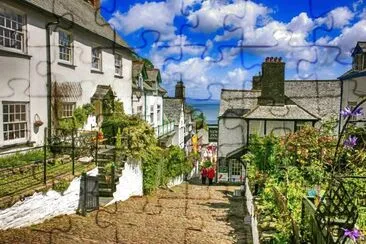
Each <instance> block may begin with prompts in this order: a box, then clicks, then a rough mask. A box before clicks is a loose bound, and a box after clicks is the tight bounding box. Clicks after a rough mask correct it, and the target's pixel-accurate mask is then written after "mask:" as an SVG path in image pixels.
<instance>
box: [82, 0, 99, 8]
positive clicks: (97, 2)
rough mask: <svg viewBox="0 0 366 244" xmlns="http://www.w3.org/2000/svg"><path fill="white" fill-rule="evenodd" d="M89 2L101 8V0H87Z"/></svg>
mask: <svg viewBox="0 0 366 244" xmlns="http://www.w3.org/2000/svg"><path fill="white" fill-rule="evenodd" d="M85 1H87V2H89V3H90V4H91V5H92V6H93V7H94V8H95V9H99V8H100V0H85Z"/></svg>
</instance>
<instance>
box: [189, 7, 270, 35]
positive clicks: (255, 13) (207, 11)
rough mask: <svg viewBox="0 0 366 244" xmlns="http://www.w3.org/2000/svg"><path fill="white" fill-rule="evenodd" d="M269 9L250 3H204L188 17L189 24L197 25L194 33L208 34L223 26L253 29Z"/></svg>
mask: <svg viewBox="0 0 366 244" xmlns="http://www.w3.org/2000/svg"><path fill="white" fill-rule="evenodd" d="M269 12H270V9H269V8H267V7H265V6H263V5H261V4H256V3H254V2H251V1H241V0H238V1H234V3H232V4H226V2H225V1H204V2H203V3H202V5H201V8H200V9H199V10H197V11H194V12H192V13H191V14H190V15H189V16H188V20H189V21H190V22H191V23H196V21H197V19H198V21H199V25H198V26H197V28H195V30H196V31H200V32H205V33H210V32H214V31H216V30H217V29H219V28H223V27H224V25H226V24H230V25H237V27H242V28H254V26H255V25H256V22H257V19H258V17H259V16H266V15H267V14H268V13H269Z"/></svg>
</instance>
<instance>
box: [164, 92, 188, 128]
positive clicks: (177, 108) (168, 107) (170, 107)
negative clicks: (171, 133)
mask: <svg viewBox="0 0 366 244" xmlns="http://www.w3.org/2000/svg"><path fill="white" fill-rule="evenodd" d="M182 105H183V100H182V99H179V98H170V97H169V98H164V100H163V106H164V114H165V115H166V117H167V118H168V119H169V120H170V121H173V120H174V122H175V124H176V125H177V124H179V120H180V115H181V107H182Z"/></svg>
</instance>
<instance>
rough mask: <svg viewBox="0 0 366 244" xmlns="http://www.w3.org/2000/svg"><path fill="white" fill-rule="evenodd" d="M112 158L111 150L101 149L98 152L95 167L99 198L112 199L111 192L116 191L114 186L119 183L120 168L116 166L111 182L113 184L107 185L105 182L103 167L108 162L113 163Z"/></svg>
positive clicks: (113, 156)
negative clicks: (96, 168) (96, 169)
mask: <svg viewBox="0 0 366 244" xmlns="http://www.w3.org/2000/svg"><path fill="white" fill-rule="evenodd" d="M114 158H115V155H114V152H113V151H112V150H111V149H102V150H100V151H99V152H98V158H97V165H98V180H99V196H100V197H113V192H114V191H115V190H116V185H117V183H118V182H119V177H121V176H122V167H119V166H118V164H117V165H116V167H115V176H114V179H113V180H112V181H113V182H111V183H109V182H107V181H106V177H105V174H106V172H105V169H104V166H105V165H107V164H108V163H110V162H113V161H114ZM113 188H114V190H113Z"/></svg>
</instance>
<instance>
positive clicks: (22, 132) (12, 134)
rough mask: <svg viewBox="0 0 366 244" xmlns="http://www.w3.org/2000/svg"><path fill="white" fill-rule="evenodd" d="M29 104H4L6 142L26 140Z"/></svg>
mask: <svg viewBox="0 0 366 244" xmlns="http://www.w3.org/2000/svg"><path fill="white" fill-rule="evenodd" d="M26 111H27V103H20V102H19V103H18V102H9V103H3V135H4V141H10V140H15V139H21V138H26V136H27V127H28V122H27V112H26Z"/></svg>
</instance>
